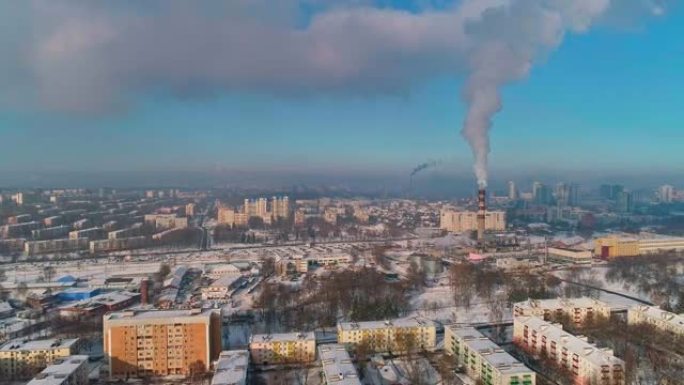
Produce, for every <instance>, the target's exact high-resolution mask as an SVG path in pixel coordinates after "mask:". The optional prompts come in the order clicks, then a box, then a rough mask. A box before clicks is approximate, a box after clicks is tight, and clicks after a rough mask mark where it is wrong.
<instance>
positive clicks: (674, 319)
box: [627, 305, 684, 336]
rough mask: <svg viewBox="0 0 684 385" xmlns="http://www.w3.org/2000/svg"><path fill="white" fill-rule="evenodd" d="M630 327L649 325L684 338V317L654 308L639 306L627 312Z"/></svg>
mask: <svg viewBox="0 0 684 385" xmlns="http://www.w3.org/2000/svg"><path fill="white" fill-rule="evenodd" d="M627 322H628V323H629V324H630V325H638V324H642V323H645V324H649V325H653V326H655V327H656V328H657V329H660V330H663V331H667V332H669V333H672V334H676V335H679V336H684V315H678V314H675V313H671V312H669V311H665V310H661V309H659V308H657V307H654V306H644V305H637V306H634V307H631V308H630V309H629V310H628V311H627Z"/></svg>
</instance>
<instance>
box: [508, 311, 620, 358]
mask: <svg viewBox="0 0 684 385" xmlns="http://www.w3.org/2000/svg"><path fill="white" fill-rule="evenodd" d="M515 322H516V323H518V322H520V323H522V324H524V325H527V326H528V327H529V328H530V329H531V330H536V331H537V333H539V334H541V335H542V336H546V338H547V339H548V340H551V341H555V342H556V344H557V345H559V346H560V347H561V348H562V347H565V348H567V349H568V351H569V352H570V353H574V354H577V355H578V356H579V357H582V358H584V359H585V360H587V362H589V363H591V364H592V365H595V366H601V365H622V364H624V361H622V360H621V359H619V358H617V357H615V356H614V355H613V354H612V352H611V351H606V350H603V349H600V348H598V347H596V346H595V345H593V344H590V343H589V342H587V341H585V340H584V339H582V338H580V337H577V336H574V335H572V334H570V333H568V332H566V331H565V330H563V327H562V326H561V325H559V324H552V323H550V322H546V321H544V320H543V319H541V318H538V317H518V318H516V319H515Z"/></svg>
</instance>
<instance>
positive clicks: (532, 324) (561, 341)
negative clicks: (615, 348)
mask: <svg viewBox="0 0 684 385" xmlns="http://www.w3.org/2000/svg"><path fill="white" fill-rule="evenodd" d="M513 321H514V322H513V343H515V344H516V345H517V346H518V347H520V348H521V349H523V350H525V351H526V352H528V354H532V355H534V356H537V357H540V356H546V357H547V358H548V359H550V360H551V361H553V362H556V363H557V364H558V365H559V366H561V367H564V368H566V369H568V370H569V371H570V372H571V373H572V375H573V376H574V379H575V384H576V385H624V383H625V378H624V376H625V363H624V361H622V360H621V359H619V358H617V357H615V356H614V355H613V352H612V350H610V349H599V348H598V347H596V346H595V345H592V344H590V343H589V342H587V339H586V338H585V337H576V336H574V335H572V334H570V333H568V332H566V331H565V330H563V327H562V326H561V325H560V324H552V323H549V322H546V321H544V320H543V319H541V318H538V317H524V316H519V317H515V318H514V320H513Z"/></svg>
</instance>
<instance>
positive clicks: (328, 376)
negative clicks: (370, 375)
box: [318, 344, 361, 385]
mask: <svg viewBox="0 0 684 385" xmlns="http://www.w3.org/2000/svg"><path fill="white" fill-rule="evenodd" d="M318 356H319V358H320V360H321V366H322V367H323V376H324V378H325V383H326V384H327V385H361V380H359V375H358V373H357V372H356V368H355V367H354V364H352V361H351V358H350V357H349V353H348V352H347V350H346V349H345V347H344V345H340V344H328V345H321V346H319V347H318Z"/></svg>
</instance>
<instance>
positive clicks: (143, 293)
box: [140, 279, 150, 305]
mask: <svg viewBox="0 0 684 385" xmlns="http://www.w3.org/2000/svg"><path fill="white" fill-rule="evenodd" d="M140 303H141V304H143V305H147V304H149V303H150V280H149V279H143V280H142V281H140Z"/></svg>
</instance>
